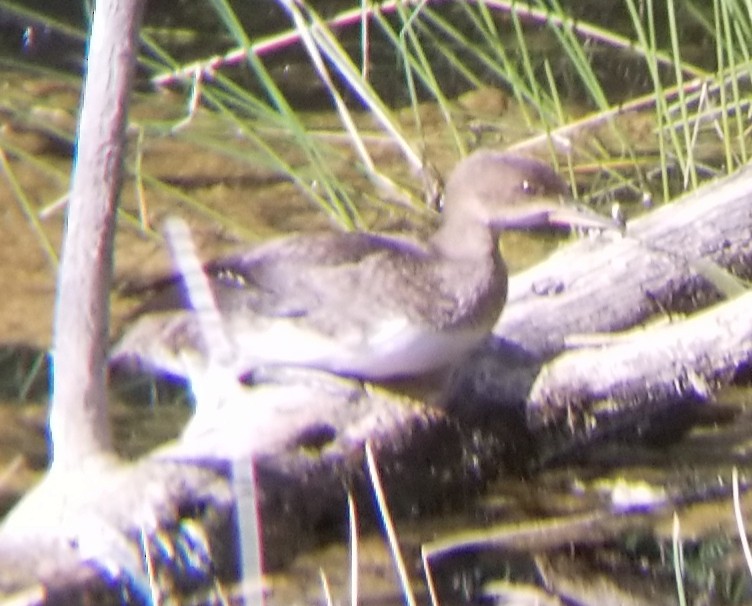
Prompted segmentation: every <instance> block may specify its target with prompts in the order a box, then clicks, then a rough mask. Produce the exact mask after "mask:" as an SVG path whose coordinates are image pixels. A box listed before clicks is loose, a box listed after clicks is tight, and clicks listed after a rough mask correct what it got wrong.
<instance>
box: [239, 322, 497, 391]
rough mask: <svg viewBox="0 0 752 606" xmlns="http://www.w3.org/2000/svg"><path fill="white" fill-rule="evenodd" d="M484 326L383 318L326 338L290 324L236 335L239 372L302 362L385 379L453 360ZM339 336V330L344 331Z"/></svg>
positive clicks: (478, 336) (432, 368)
mask: <svg viewBox="0 0 752 606" xmlns="http://www.w3.org/2000/svg"><path fill="white" fill-rule="evenodd" d="M486 334H487V331H485V330H480V329H478V330H466V331H452V332H448V333H442V332H435V331H428V330H424V329H421V328H419V327H418V328H416V327H406V326H405V324H404V322H401V321H394V322H391V323H389V322H385V323H384V324H383V325H382V326H381V330H380V331H379V332H378V333H377V334H375V335H372V336H371V337H370V338H368V339H362V338H361V339H358V338H353V339H341V338H340V339H339V340H334V339H328V338H326V337H324V336H322V335H315V334H311V333H310V332H307V331H303V330H301V329H300V328H298V327H296V326H294V325H291V324H287V323H275V324H273V325H272V326H270V327H269V328H268V330H265V331H259V332H253V333H252V334H248V335H247V336H244V335H233V337H234V338H235V340H236V346H237V350H238V351H240V352H242V353H240V355H238V357H237V359H236V363H237V370H238V371H240V372H241V373H242V372H244V371H247V370H248V369H251V368H254V367H259V366H277V365H279V366H302V367H307V368H316V369H320V370H327V371H330V372H334V373H337V374H342V375H348V376H353V377H359V378H362V379H372V380H379V379H381V380H384V379H391V378H400V377H405V376H413V375H419V374H423V373H427V372H432V371H435V370H439V369H442V368H445V367H447V366H450V365H452V364H454V363H456V362H457V361H459V360H460V359H462V358H463V357H464V356H465V355H466V354H467V353H469V352H470V351H471V350H472V349H474V348H475V347H476V346H477V345H478V344H479V343H480V341H481V340H482V339H483V338H484V337H485V335H486ZM340 337H341V335H340Z"/></svg>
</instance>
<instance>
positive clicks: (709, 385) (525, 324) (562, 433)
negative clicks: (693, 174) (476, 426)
mask: <svg viewBox="0 0 752 606" xmlns="http://www.w3.org/2000/svg"><path fill="white" fill-rule="evenodd" d="M608 238H610V241H608ZM723 272H727V274H726V275H723ZM728 274H731V275H733V276H736V277H737V278H738V279H740V280H749V279H750V277H751V276H752V167H751V166H746V167H744V168H743V169H742V170H740V171H739V172H738V173H737V174H735V175H733V176H731V177H728V178H726V179H724V180H719V181H717V182H715V183H712V184H709V185H707V186H705V187H703V188H702V189H701V190H699V191H697V192H696V193H694V194H691V195H689V196H686V197H685V198H684V199H682V200H681V201H678V202H676V203H674V204H671V205H669V206H666V207H664V208H661V209H659V210H657V211H655V212H652V213H650V214H648V215H646V216H644V217H642V218H640V219H637V220H635V221H633V222H631V223H630V224H629V225H628V226H627V229H626V232H625V234H624V235H623V236H619V235H614V234H611V235H609V234H603V235H601V236H600V237H599V238H598V239H596V240H582V241H580V242H578V243H576V244H573V245H571V246H568V247H566V248H564V249H562V250H560V251H559V252H557V253H556V254H554V255H553V256H551V257H550V258H549V259H548V260H547V261H546V262H545V263H541V264H539V265H538V266H536V267H533V268H531V269H530V270H528V271H526V272H524V273H521V274H519V275H517V276H515V277H514V278H513V280H512V281H511V284H510V297H509V303H508V305H507V307H506V309H505V310H504V313H503V314H502V317H501V319H500V321H499V323H498V324H497V326H496V328H495V342H494V344H493V345H492V346H491V348H490V349H489V350H488V351H486V352H482V353H481V354H479V356H478V358H477V359H476V363H475V365H474V366H471V367H470V368H469V378H467V377H466V378H467V381H466V382H465V385H463V389H467V388H468V387H471V388H472V389H473V391H474V392H475V393H476V394H477V395H481V396H482V400H483V401H484V402H499V401H504V402H506V405H509V403H510V402H518V403H519V405H520V406H522V407H523V408H524V410H525V412H526V415H527V417H528V422H529V427H530V429H531V431H532V432H533V433H540V434H541V436H542V438H543V441H544V442H546V444H545V445H543V449H544V450H549V451H550V450H555V447H554V445H552V443H551V442H552V441H551V435H552V433H553V434H557V435H559V438H560V439H559V440H554V442H559V446H564V448H565V450H569V449H571V448H572V447H576V446H577V445H580V444H582V443H592V442H594V441H596V442H597V441H598V440H600V439H609V438H611V437H613V436H614V435H620V434H622V433H624V432H626V433H632V434H635V435H640V434H650V433H652V431H654V430H655V431H657V432H659V433H661V434H664V433H666V432H668V433H670V432H671V431H674V432H675V433H676V435H680V434H681V432H682V428H683V427H684V428H686V426H687V424H690V423H691V420H692V417H693V415H692V409H693V408H694V407H695V405H702V404H703V403H707V402H708V401H709V400H710V399H711V398H712V394H713V391H714V390H715V389H716V388H718V387H720V386H723V385H726V384H728V383H730V382H731V381H732V380H733V379H735V378H736V377H737V376H740V375H742V374H743V373H745V372H747V371H748V368H749V364H750V358H751V357H752V298H751V297H750V294H747V293H745V292H744V289H743V288H741V287H740V288H738V289H737V290H739V291H740V292H739V294H736V295H733V296H731V297H730V298H729V297H727V296H726V295H724V292H722V291H723V290H725V288H724V286H725V284H724V283H726V282H728V279H727V278H728ZM719 275H720V277H719ZM697 310H702V312H701V313H694V314H692V315H687V314H690V313H692V312H696V311H697ZM619 331H626V332H621V333H619V334H614V333H617V332H619ZM661 420H670V423H672V424H673V425H674V427H673V428H672V427H670V426H669V427H666V426H665V424H664V423H662V422H658V423H656V421H661Z"/></svg>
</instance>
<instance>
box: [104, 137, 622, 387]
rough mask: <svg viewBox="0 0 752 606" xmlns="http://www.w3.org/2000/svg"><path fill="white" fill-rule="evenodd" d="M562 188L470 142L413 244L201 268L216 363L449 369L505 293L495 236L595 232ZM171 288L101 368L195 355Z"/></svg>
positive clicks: (306, 239) (189, 317)
mask: <svg viewBox="0 0 752 606" xmlns="http://www.w3.org/2000/svg"><path fill="white" fill-rule="evenodd" d="M568 195H569V193H568V187H567V185H566V183H565V182H564V181H563V180H562V179H561V178H560V177H559V175H558V174H557V173H556V172H555V171H554V170H553V169H552V168H551V167H550V166H549V165H548V164H545V163H543V162H541V161H539V160H537V159H533V158H529V157H526V156H522V155H518V154H513V153H510V152H505V151H496V150H491V149H481V150H477V151H475V152H473V153H471V154H470V155H468V156H467V157H466V158H464V159H463V160H461V161H460V162H459V163H458V164H457V166H456V167H455V168H454V169H453V170H452V172H451V173H450V175H449V178H448V179H447V181H446V186H445V188H444V196H443V207H442V212H441V215H440V222H439V225H438V228H437V229H436V230H435V231H434V232H433V233H432V234H431V235H430V236H429V237H428V238H426V239H424V240H422V241H419V240H417V239H411V238H407V237H402V236H394V235H386V234H378V233H371V232H337V231H331V232H319V233H302V234H293V235H289V236H286V237H282V238H278V239H275V240H272V241H270V242H268V243H266V244H262V245H260V246H257V247H253V248H251V249H249V250H247V251H242V252H239V253H235V254H232V255H230V256H226V257H223V258H219V259H216V260H214V261H210V262H208V263H206V264H205V265H204V268H203V271H204V272H205V274H206V277H207V278H208V281H209V285H210V288H211V291H212V293H213V295H214V298H215V299H216V305H217V308H218V311H219V313H220V316H221V318H222V322H223V325H224V330H225V332H226V334H227V335H228V337H229V339H230V341H231V343H232V345H233V349H234V355H233V356H232V357H231V359H230V360H229V361H228V362H227V364H228V365H229V368H228V370H229V372H231V373H232V374H234V375H235V376H236V377H242V376H246V375H248V374H250V373H252V372H253V371H254V370H258V369H266V368H280V367H282V368H294V369H297V368H301V369H313V370H319V371H324V372H326V373H332V374H335V375H340V376H344V377H350V378H355V379H359V380H364V381H372V382H384V381H392V380H401V379H404V378H410V377H416V376H420V375H427V374H430V373H435V372H437V371H439V372H441V371H442V370H443V369H451V368H452V367H455V366H456V365H457V364H458V363H460V362H461V361H462V360H463V359H465V358H466V357H467V356H468V355H469V353H470V352H472V351H473V350H474V349H476V348H477V347H478V346H479V345H480V344H481V343H482V342H483V341H484V340H485V339H486V338H487V337H488V336H489V334H490V333H491V330H492V328H493V326H494V325H495V323H496V322H497V320H498V318H499V316H500V314H501V312H502V309H503V307H504V304H505V302H506V296H507V282H508V271H507V267H506V265H505V263H504V260H503V258H502V256H501V252H500V250H499V243H498V237H499V235H500V233H501V231H503V230H505V229H527V228H531V227H536V226H546V225H561V224H564V225H572V224H577V225H585V226H590V227H597V228H604V227H608V225H609V222H608V221H607V220H606V219H602V218H601V217H600V216H598V215H595V214H594V213H585V214H583V212H581V210H580V209H575V208H574V207H573V206H572V205H571V203H568V202H566V201H567V199H568ZM563 201H564V203H563ZM183 289H184V287H183V281H182V280H181V278H180V276H177V275H173V276H168V277H166V278H164V279H162V280H160V281H158V282H156V283H155V285H154V288H153V289H152V294H151V297H150V298H149V299H147V300H146V301H145V302H144V304H143V305H142V306H141V307H140V308H139V310H138V311H137V312H136V314H135V315H134V317H133V320H132V321H131V322H130V325H129V326H128V327H127V329H126V330H125V332H124V334H123V335H122V337H121V338H120V339H119V340H118V342H117V343H116V344H115V346H114V348H113V350H112V354H111V360H112V362H113V363H114V364H123V363H125V364H128V365H132V364H133V363H134V362H135V363H136V365H137V366H139V367H140V368H145V369H148V370H151V371H154V372H157V373H164V374H168V375H175V376H178V377H188V376H189V375H190V374H191V373H192V372H195V370H196V369H197V368H199V369H200V368H201V367H202V365H205V364H207V360H208V358H209V350H208V347H207V345H206V343H204V339H203V337H202V332H201V329H200V322H199V321H198V318H197V312H196V311H195V310H192V309H191V308H190V304H189V303H188V297H186V294H185V293H184V292H183Z"/></svg>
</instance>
